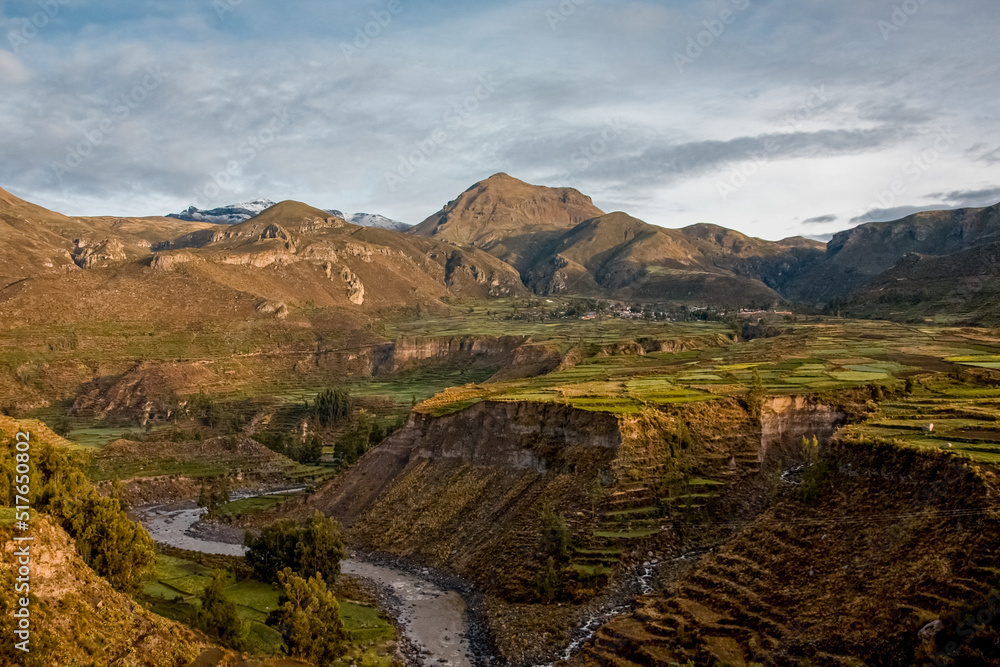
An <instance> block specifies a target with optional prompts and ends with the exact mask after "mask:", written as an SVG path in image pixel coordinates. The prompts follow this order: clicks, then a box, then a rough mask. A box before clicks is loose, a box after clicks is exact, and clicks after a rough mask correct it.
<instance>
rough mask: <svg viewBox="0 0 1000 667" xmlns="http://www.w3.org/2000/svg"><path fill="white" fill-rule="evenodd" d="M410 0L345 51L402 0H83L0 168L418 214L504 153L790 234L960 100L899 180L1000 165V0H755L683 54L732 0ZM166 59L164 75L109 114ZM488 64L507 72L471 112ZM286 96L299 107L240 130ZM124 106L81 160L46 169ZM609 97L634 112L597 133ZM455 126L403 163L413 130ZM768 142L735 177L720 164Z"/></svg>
mask: <svg viewBox="0 0 1000 667" xmlns="http://www.w3.org/2000/svg"><path fill="white" fill-rule="evenodd" d="M401 2H402V5H403V10H402V12H400V13H399V14H398V15H396V16H394V18H393V19H392V22H391V23H389V24H388V25H386V26H385V27H384V28H382V29H381V30H380V31H379V34H378V36H377V37H375V38H373V39H372V41H371V43H370V44H368V45H367V46H365V48H364V49H362V50H361V51H360V53H358V54H355V55H354V57H352V59H351V61H350V62H348V61H347V60H346V59H345V57H344V55H343V53H342V50H341V44H343V43H350V40H352V39H353V38H354V35H355V30H356V28H357V27H358V26H364V25H365V23H366V22H367V21H370V20H371V18H372V17H371V15H370V12H371V11H378V10H380V9H381V8H382V7H384V6H385V4H386V3H384V2H380V1H378V0H374V1H372V2H366V3H330V2H317V1H314V0H302V1H300V2H293V3H285V4H284V5H281V6H280V7H278V6H277V5H274V6H272V5H271V4H267V3H262V2H249V1H247V2H243V3H241V4H239V5H238V6H236V7H235V10H234V11H233V12H232V13H229V14H227V15H226V16H225V17H224V18H222V19H220V18H219V17H218V16H216V14H215V12H214V11H212V9H211V3H197V2H188V1H180V0H178V1H177V2H174V3H168V2H162V1H158V2H151V1H150V2H145V3H143V2H136V3H130V5H129V7H128V9H127V10H123V9H121V8H120V6H119V5H118V3H113V2H103V1H102V2H89V3H83V5H82V6H81V7H77V6H73V7H67V8H66V10H65V11H64V12H62V13H61V14H60V16H59V20H60V22H61V23H60V24H59V25H55V24H54V25H53V26H50V27H49V28H47V29H46V30H44V31H40V32H39V34H38V36H37V37H35V38H34V39H33V40H32V42H31V43H30V45H28V46H27V47H26V48H25V51H24V53H23V54H21V55H20V56H19V57H15V56H14V55H13V54H10V53H8V52H4V51H0V82H3V83H4V84H5V86H7V88H6V89H5V90H4V95H3V96H0V145H2V146H4V161H3V162H2V163H0V186H4V187H9V188H10V189H12V190H14V191H15V192H19V193H26V194H28V195H30V196H31V197H32V198H33V199H35V200H36V201H38V202H39V203H41V204H43V205H47V206H50V207H53V208H57V209H61V210H65V211H66V212H70V213H78V214H80V213H121V214H156V213H165V212H168V211H174V210H181V209H182V208H185V207H186V206H188V205H189V204H191V203H194V198H195V192H196V191H198V192H202V191H204V189H205V185H206V184H207V183H212V182H214V181H216V180H218V179H217V178H216V176H218V175H219V174H220V173H223V172H225V171H226V169H227V167H228V166H230V163H232V162H234V161H235V162H239V170H238V173H237V174H236V175H235V176H233V177H232V178H229V179H226V183H228V184H230V186H231V189H229V190H225V189H220V192H219V193H218V195H217V196H216V197H215V198H214V199H213V200H211V201H205V202H202V203H203V204H206V205H208V204H226V203H230V202H232V201H241V200H246V199H250V198H253V197H256V196H266V197H269V198H272V199H284V198H295V199H300V200H305V201H308V202H310V203H313V204H315V205H317V206H322V207H328V206H331V207H339V208H342V209H345V210H366V211H377V212H380V213H383V214H386V215H389V216H391V217H394V218H396V219H401V220H406V221H409V222H417V221H419V220H421V219H423V218H424V217H425V216H426V215H428V214H430V213H432V212H433V211H434V210H435V209H437V208H438V207H440V206H441V205H442V204H444V203H445V202H446V201H448V200H449V199H452V198H453V197H454V196H455V195H457V194H458V193H459V192H461V191H462V190H464V189H465V188H466V187H468V186H469V185H470V184H471V183H473V182H475V181H477V180H479V179H481V178H484V177H486V176H488V175H490V174H491V173H493V172H495V171H500V170H503V171H507V172H509V173H511V174H512V175H514V176H517V177H520V178H523V179H525V180H531V181H535V182H540V183H544V184H549V185H570V186H574V187H578V188H579V189H581V190H583V191H584V192H586V193H587V194H591V195H592V196H594V198H595V200H596V201H597V202H598V204H599V205H602V206H605V207H608V208H618V209H625V210H627V211H629V212H630V213H633V214H634V215H637V216H638V217H642V218H644V219H647V220H648V221H649V222H653V223H657V224H666V225H671V226H676V225H682V224H690V223H692V222H700V221H706V222H717V223H719V224H724V225H727V226H731V227H735V228H737V229H740V230H741V231H745V232H749V233H753V234H756V235H760V236H765V237H771V238H777V237H779V236H785V235H789V234H792V233H800V232H803V231H805V232H807V233H813V234H814V233H818V232H820V231H824V232H825V231H828V230H827V229H826V228H825V227H824V228H823V229H822V230H817V229H816V225H815V224H812V225H803V224H802V222H801V221H803V220H806V219H809V218H814V217H818V216H823V215H836V216H837V222H833V223H829V224H831V226H834V227H835V226H837V224H838V222H839V224H841V225H846V224H849V223H848V221H849V220H851V219H852V218H854V217H856V216H857V215H858V214H859V211H862V210H863V211H868V210H870V209H872V208H875V207H872V206H869V204H871V203H872V201H873V199H874V196H873V195H874V192H875V191H876V190H877V189H878V188H881V187H883V186H882V184H883V183H885V184H891V182H892V179H893V178H894V177H895V176H894V175H895V174H897V173H898V172H899V171H900V170H901V165H902V164H904V163H905V161H906V160H908V159H909V158H910V156H911V155H912V154H913V153H914V152H915V151H919V150H922V144H921V141H922V139H921V138H922V137H923V136H924V135H923V134H922V132H924V131H926V130H928V129H930V128H933V127H935V126H940V125H942V124H944V125H950V126H953V127H954V128H955V129H956V131H957V132H958V133H959V135H960V137H961V140H960V142H958V143H956V145H955V147H954V149H953V150H949V151H947V152H946V153H945V154H944V155H943V156H942V157H941V159H939V160H937V161H936V162H935V165H934V166H933V168H932V169H928V170H926V172H924V173H922V175H921V178H920V179H919V181H918V182H914V183H908V187H907V191H906V193H905V194H904V195H901V196H899V197H898V201H897V202H895V203H894V206H925V205H927V204H933V203H934V202H937V203H938V205H940V204H941V203H943V202H942V201H941V200H940V199H935V198H934V197H933V196H932V195H933V194H934V193H943V192H962V191H969V190H988V189H989V188H990V187H994V186H996V184H997V183H998V182H1000V160H998V159H991V158H990V156H995V148H996V146H998V145H1000V119H998V118H997V117H996V114H995V112H994V109H995V108H996V107H997V103H998V102H1000V99H997V98H998V94H997V91H996V90H995V87H993V86H992V85H991V84H992V80H993V79H994V78H995V72H994V71H993V70H994V69H995V63H996V62H997V60H998V57H1000V42H997V40H995V39H993V37H992V35H993V34H994V33H995V30H996V28H997V27H998V25H997V24H998V23H1000V17H998V16H997V14H996V12H995V11H994V10H992V7H993V5H992V0H956V1H955V2H952V3H947V4H945V3H929V4H927V5H926V6H924V8H923V9H921V11H920V13H918V14H917V15H915V16H913V17H911V19H910V20H909V21H908V22H907V24H906V25H905V26H903V27H902V28H901V29H900V30H899V31H898V32H896V33H893V35H892V36H891V39H889V40H888V41H887V40H884V39H883V38H882V35H881V33H880V31H879V29H878V27H877V22H878V21H879V20H881V19H883V18H884V16H883V14H886V15H887V12H886V6H883V3H859V4H851V3H848V4H847V5H846V6H844V5H838V6H836V7H813V6H805V5H815V4H816V3H801V2H795V1H793V0H771V1H769V2H765V1H763V0H761V2H752V3H750V4H749V5H748V6H747V8H746V10H745V11H741V12H739V15H738V16H737V17H736V19H735V20H734V21H733V22H732V23H731V24H729V25H727V27H726V29H725V31H724V32H723V33H722V34H720V35H718V36H717V37H713V39H712V43H711V45H710V46H709V47H707V48H706V49H705V51H704V53H703V54H702V55H700V56H699V57H698V58H697V59H696V60H695V61H694V63H693V64H692V65H690V67H688V68H687V69H686V70H685V71H684V72H683V73H679V72H678V71H677V69H676V67H675V65H674V60H673V54H674V53H675V52H676V51H678V50H679V49H683V48H684V47H685V45H686V44H687V39H688V37H690V36H691V35H695V36H697V34H698V32H699V31H701V30H704V29H705V28H704V24H703V22H704V21H712V20H714V18H715V17H717V16H719V15H720V12H721V11H722V10H723V9H726V8H727V7H732V6H734V4H735V3H734V1H733V0H713V2H709V3H701V2H698V3H694V2H692V3H674V2H671V3H666V2H638V1H636V0H630V1H628V2H617V1H616V2H612V1H610V0H603V1H602V0H588V1H587V2H581V3H577V4H576V5H575V6H577V7H578V9H577V10H576V11H574V12H572V13H570V14H569V15H567V16H565V17H563V18H564V20H561V21H559V22H558V23H557V24H556V25H555V28H554V29H553V27H552V26H551V25H550V21H549V19H548V18H547V16H546V12H547V11H553V10H555V11H558V7H559V4H560V3H559V2H555V1H552V2H549V1H545V2H501V3H490V4H489V5H488V6H486V7H479V6H476V5H475V4H473V3H456V4H446V3H440V4H435V5H434V6H433V7H430V6H424V5H419V4H410V3H409V2H408V1H407V0H401ZM29 4H30V3H29ZM889 11H890V12H891V7H889ZM74 22H77V23H75V24H74ZM24 63H28V64H29V65H30V71H29V68H28V67H27V66H26V65H25V64H24ZM148 67H154V68H160V70H162V72H163V78H162V81H161V82H160V83H158V85H157V86H156V87H155V88H154V89H153V90H150V91H147V92H148V94H147V95H145V96H144V98H143V99H142V100H141V101H138V102H135V103H134V105H128V106H129V113H128V114H127V116H126V117H124V118H120V119H119V118H117V117H116V116H115V111H114V110H115V108H116V106H119V108H120V105H116V100H118V101H119V102H120V101H121V100H122V99H123V98H124V99H126V100H127V99H128V96H129V94H130V92H131V91H133V90H134V89H135V87H136V86H137V85H139V86H141V85H142V81H143V78H144V77H145V76H146V72H147V68H148ZM482 76H493V77H494V78H495V79H496V80H497V81H498V82H500V85H499V86H498V87H497V88H496V90H495V91H494V92H491V93H490V94H489V95H488V96H487V97H486V98H485V99H481V100H478V103H477V104H476V105H475V109H474V110H472V111H469V112H468V113H465V114H461V113H460V114H459V116H458V118H459V121H460V122H457V121H456V120H455V118H456V116H455V111H454V110H455V105H461V104H462V103H463V101H466V100H468V99H469V97H470V95H474V94H475V92H476V90H477V87H479V86H480V85H481V84H480V79H479V77H482ZM816 90H820V91H823V94H822V96H821V97H822V99H819V100H818V101H816V99H815V91H816ZM814 102H815V103H814ZM283 109H286V110H287V114H288V116H289V119H290V122H289V123H288V124H287V126H286V127H283V128H282V129H281V130H280V131H278V132H276V133H275V136H274V138H273V140H272V141H269V142H267V143H266V144H264V145H261V146H260V147H258V148H254V150H252V151H249V152H248V151H247V150H246V146H247V142H250V141H251V138H252V137H255V136H258V135H259V133H260V132H261V131H262V129H263V128H266V126H267V124H268V123H269V122H270V120H271V118H272V117H274V115H275V114H277V113H281V112H282V110H283ZM109 116H111V117H114V118H115V122H114V124H113V127H112V131H110V132H107V133H104V134H105V136H104V137H103V138H102V140H101V141H100V142H99V144H98V145H95V146H93V147H92V150H91V151H90V154H89V155H88V156H87V158H86V160H85V162H84V164H85V166H81V167H79V168H77V169H75V170H72V171H71V172H70V173H67V174H64V175H63V178H62V181H61V182H59V181H58V179H53V164H55V163H58V162H60V161H65V160H66V157H67V154H68V152H72V150H73V149H74V148H75V147H79V146H80V143H81V142H86V138H87V136H88V133H90V136H93V132H94V130H95V128H100V126H101V122H102V121H103V120H105V119H106V118H108V117H109ZM789 118H792V119H793V120H794V123H792V124H791V125H790V124H789ZM609 123H612V124H615V126H616V127H620V128H623V130H622V131H621V132H619V133H617V134H616V135H615V136H614V137H613V138H609V139H608V140H607V141H606V142H605V144H604V145H603V147H602V149H601V150H600V151H592V153H593V154H588V155H586V156H585V157H586V159H585V160H581V159H579V158H580V157H581V150H582V149H584V148H586V147H588V146H593V145H595V144H594V143H593V142H595V141H596V140H597V139H599V138H600V137H601V135H602V133H603V132H604V129H605V128H606V127H607V126H608V124H609ZM441 129H445V130H447V138H446V139H445V140H444V141H434V142H433V144H434V145H433V151H432V153H431V154H430V155H429V156H425V158H424V159H423V160H421V161H420V162H421V164H420V165H419V166H418V168H417V169H415V170H414V173H413V174H412V175H410V176H408V177H407V178H406V179H405V180H404V181H403V182H402V183H400V184H397V186H396V187H395V188H390V187H387V184H386V180H385V174H386V173H387V172H388V171H391V170H394V169H396V168H397V167H398V165H399V160H400V158H401V156H402V157H404V158H406V157H407V156H410V155H412V154H413V151H415V150H419V146H420V144H421V142H423V144H424V145H427V143H426V142H427V141H428V140H429V139H430V138H432V137H433V136H434V135H435V131H438V130H441ZM768 138H770V139H772V140H775V141H777V142H778V144H779V145H778V147H777V148H776V149H775V150H767V146H766V145H765V143H764V142H765V141H766V140H767V139H768ZM598 145H599V144H598ZM974 146H976V148H975V150H971V148H972V147H974ZM761 150H763V151H764V155H763V159H761V160H760V162H761V164H760V165H759V166H758V168H757V169H756V170H755V171H754V173H753V175H752V177H750V178H748V179H747V182H746V183H745V184H743V185H741V187H739V188H738V191H737V193H735V194H732V195H731V196H730V197H728V198H726V199H722V198H720V195H719V192H718V183H719V182H720V181H723V182H724V181H725V179H727V178H728V177H729V176H730V175H731V174H732V170H733V169H734V166H738V165H740V163H741V162H746V161H747V160H750V159H753V158H752V156H753V155H755V154H758V155H759V154H760V152H761ZM251 153H252V155H253V157H252V159H247V158H248V157H249V155H250V154H251ZM883 208H891V207H888V206H887V207H883ZM824 224H825V223H824Z"/></svg>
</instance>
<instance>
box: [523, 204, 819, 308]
mask: <svg viewBox="0 0 1000 667" xmlns="http://www.w3.org/2000/svg"><path fill="white" fill-rule="evenodd" d="M549 248H550V255H549V256H548V257H547V258H546V259H545V260H544V261H540V262H538V263H537V264H536V266H535V267H534V268H532V269H531V270H529V271H528V272H527V274H526V278H527V283H528V284H529V286H531V287H532V288H533V289H534V290H535V291H536V292H540V293H543V294H550V293H557V292H585V293H586V292H594V291H597V290H604V291H606V293H611V294H614V295H616V296H625V297H639V298H647V299H675V300H681V301H701V302H704V303H713V304H726V303H732V304H746V303H751V302H752V303H768V304H769V303H774V302H777V301H780V300H781V297H780V296H779V295H778V294H777V293H776V292H775V291H774V290H773V289H772V288H771V287H770V286H769V285H767V284H765V283H764V280H767V279H768V278H771V277H774V276H775V275H780V273H781V272H782V271H784V272H793V271H797V270H798V268H799V266H800V264H801V259H800V254H801V253H802V252H805V253H809V252H815V249H814V248H810V247H809V246H808V245H805V246H799V245H795V246H791V247H790V246H789V245H787V244H781V243H773V242H771V241H764V240H761V239H756V238H752V237H749V236H745V235H743V234H740V233H739V232H735V231H733V230H729V229H725V228H723V227H719V226H716V225H705V224H702V225H692V226H690V227H685V228H684V229H666V228H663V227H658V226H655V225H650V224H647V223H645V222H643V221H641V220H638V219H636V218H633V217H631V216H629V215H627V214H625V213H621V212H616V213H609V214H607V215H603V216H600V217H598V218H594V219H591V220H586V221H584V222H582V223H580V224H579V225H577V226H576V227H574V228H573V229H572V230H570V231H569V232H567V233H566V234H564V235H563V236H562V237H560V238H559V239H558V240H557V241H555V242H554V243H553V244H552V245H551V246H550V247H549ZM800 249H803V250H800Z"/></svg>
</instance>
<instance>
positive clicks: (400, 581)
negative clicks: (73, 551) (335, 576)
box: [134, 496, 473, 667]
mask: <svg viewBox="0 0 1000 667" xmlns="http://www.w3.org/2000/svg"><path fill="white" fill-rule="evenodd" d="M244 497H247V496H244ZM190 505H191V503H186V504H177V503H174V504H170V505H149V506H146V507H139V508H136V510H135V512H134V515H135V516H136V517H137V518H138V519H139V520H140V521H141V522H142V524H143V525H144V526H145V527H146V529H147V530H148V531H149V534H150V535H152V536H153V539H154V540H155V541H157V542H159V543H161V544H166V545H169V546H172V547H177V548H179V549H187V550H189V551H200V552H202V553H207V554H220V555H226V556H242V555H243V552H244V549H243V546H242V545H240V544H234V543H232V542H227V541H224V540H221V539H218V540H217V539H212V538H210V537H206V536H204V535H201V534H199V532H197V531H195V530H193V529H194V528H195V527H196V525H197V524H198V520H199V518H200V517H201V514H202V512H203V510H202V509H201V508H197V507H194V508H192V507H191V506H190ZM340 569H341V571H342V572H343V573H344V574H349V575H351V576H355V577H360V578H363V579H367V580H369V581H372V582H374V583H375V584H376V585H377V586H379V587H380V588H382V589H383V590H385V591H387V592H388V593H389V594H390V595H389V596H388V597H390V598H391V602H392V604H393V609H391V612H392V614H393V616H394V617H395V618H396V621H397V622H398V623H399V626H400V628H401V630H402V632H403V633H404V634H405V635H406V637H407V639H409V641H410V643H411V644H412V645H413V646H414V647H415V648H416V650H417V651H419V652H420V660H421V661H422V663H423V664H424V665H425V667H432V666H434V667H472V665H473V659H472V650H471V647H470V645H469V641H468V614H467V613H466V605H465V600H464V599H463V598H462V596H461V595H459V594H458V593H457V592H455V591H450V590H445V589H444V588H442V587H441V586H438V585H437V584H435V583H434V582H432V581H431V580H430V579H428V578H424V577H420V576H417V575H414V574H410V573H408V572H404V571H402V570H398V569H396V568H393V567H389V566H386V565H382V564H376V563H372V562H368V561H365V560H362V559H359V558H347V559H345V560H343V561H342V562H341V564H340Z"/></svg>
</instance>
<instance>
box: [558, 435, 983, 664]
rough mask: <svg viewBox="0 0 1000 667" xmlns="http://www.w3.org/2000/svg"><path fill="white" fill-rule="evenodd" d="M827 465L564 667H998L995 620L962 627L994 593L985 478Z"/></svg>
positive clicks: (922, 459)
mask: <svg viewBox="0 0 1000 667" xmlns="http://www.w3.org/2000/svg"><path fill="white" fill-rule="evenodd" d="M823 456H824V458H823V459H821V461H822V462H825V463H817V464H816V465H824V470H825V471H826V475H824V476H823V477H822V479H821V480H820V483H819V485H818V486H816V487H814V486H811V483H812V482H815V481H816V479H814V477H813V476H812V475H811V474H810V473H809V472H808V469H807V472H806V478H807V479H806V482H805V483H803V482H802V481H801V480H799V481H797V482H796V481H786V483H784V484H783V488H782V491H781V494H780V496H779V498H778V500H777V501H776V502H775V503H774V504H773V505H772V506H771V507H770V508H769V509H768V510H767V511H765V512H764V513H762V514H761V515H759V516H758V517H756V518H755V519H754V520H753V521H751V522H749V523H748V524H747V525H746V526H745V527H744V528H743V529H742V530H740V531H739V533H738V534H736V535H735V536H733V537H732V538H730V539H728V540H726V541H724V542H723V543H722V544H720V545H719V546H718V547H717V548H716V549H715V550H714V551H713V552H712V553H710V554H708V555H706V556H704V557H702V558H701V559H700V560H699V561H698V563H697V565H696V566H695V567H694V568H693V569H692V570H690V571H689V572H688V573H687V574H684V575H682V576H681V577H679V578H678V579H676V580H674V581H672V582H671V583H670V584H669V585H668V586H667V587H666V589H665V590H663V591H661V592H657V593H655V594H651V595H647V596H644V597H642V598H640V599H639V600H638V601H637V602H636V605H635V607H634V609H633V610H632V611H631V612H630V613H628V614H626V615H624V616H622V617H619V618H616V619H614V620H612V621H611V622H609V623H608V624H606V625H605V626H604V627H602V628H601V629H600V631H599V632H598V633H597V636H596V637H595V639H594V640H593V641H592V642H591V643H590V644H589V645H588V646H587V647H586V649H585V650H584V651H583V652H582V653H581V654H580V655H579V656H577V657H576V658H575V659H574V660H573V661H571V663H572V664H574V665H602V666H614V667H633V666H635V665H649V666H657V667H661V666H662V667H667V665H670V664H683V663H686V662H687V661H689V660H690V661H692V663H693V664H696V665H710V664H720V663H721V664H727V665H746V664H749V663H751V662H753V663H760V664H769V665H770V664H773V665H803V664H812V665H843V666H848V665H862V664H884V665H910V664H921V663H922V662H924V661H927V660H930V659H934V658H936V659H938V660H942V659H944V658H945V657H946V656H950V657H953V658H956V659H959V662H958V663H955V664H995V663H993V662H990V660H993V659H995V658H996V653H995V648H993V647H994V642H995V640H996V637H997V634H996V630H997V628H996V626H995V625H990V623H991V620H990V619H992V618H994V616H993V615H992V614H988V615H987V616H988V617H984V616H983V614H981V613H980V614H979V620H978V621H976V620H973V621H972V622H971V623H969V622H968V621H967V620H966V617H967V616H968V615H969V614H970V613H971V614H972V616H973V619H975V616H976V612H977V611H979V610H981V609H983V608H985V609H987V610H989V608H990V607H989V605H990V596H991V594H995V592H996V590H997V587H998V586H1000V551H998V550H997V548H998V546H1000V523H998V522H1000V513H998V510H1000V506H998V503H997V500H998V497H997V486H996V478H995V476H994V475H993V473H991V472H986V471H981V470H979V469H977V468H975V467H973V466H971V465H969V464H968V463H966V462H964V461H962V460H960V459H958V458H956V457H950V456H948V455H947V454H939V453H928V452H917V451H914V450H912V449H900V448H898V447H896V446H893V445H872V444H871V443H867V442H865V441H852V442H844V441H841V442H838V443H836V444H835V445H834V446H832V447H831V448H830V449H829V450H828V451H826V452H825V453H824V455H823ZM938 621H940V623H937V622H938ZM929 624H931V625H929ZM956 639H957V640H958V641H957V642H956V643H955V644H953V645H951V646H949V644H950V643H951V642H953V641H955V640H956ZM963 660H967V662H964V661H963ZM984 660H985V661H984ZM689 664H691V663H689Z"/></svg>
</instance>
